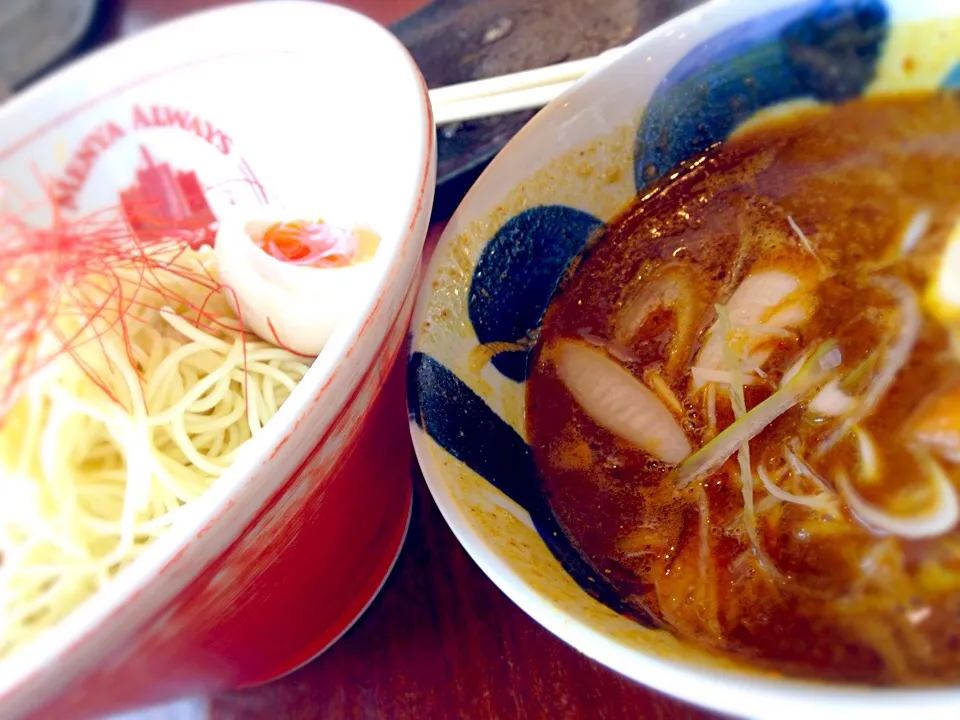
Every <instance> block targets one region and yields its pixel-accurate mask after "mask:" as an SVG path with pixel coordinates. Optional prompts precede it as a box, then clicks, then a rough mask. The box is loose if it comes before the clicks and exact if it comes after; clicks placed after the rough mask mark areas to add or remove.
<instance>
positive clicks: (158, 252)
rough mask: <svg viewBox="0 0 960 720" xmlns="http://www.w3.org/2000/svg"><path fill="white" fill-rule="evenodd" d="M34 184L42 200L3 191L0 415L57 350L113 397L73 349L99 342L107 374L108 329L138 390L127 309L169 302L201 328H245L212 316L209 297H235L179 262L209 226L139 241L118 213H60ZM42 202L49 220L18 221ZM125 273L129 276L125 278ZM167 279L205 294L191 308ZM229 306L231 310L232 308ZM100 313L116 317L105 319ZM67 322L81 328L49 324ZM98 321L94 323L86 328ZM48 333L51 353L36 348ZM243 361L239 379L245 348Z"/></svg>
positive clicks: (141, 214) (142, 214)
mask: <svg viewBox="0 0 960 720" xmlns="http://www.w3.org/2000/svg"><path fill="white" fill-rule="evenodd" d="M41 185H42V187H43V188H44V202H43V203H42V204H41V203H31V202H29V201H26V200H24V199H23V196H22V194H21V193H19V192H18V191H17V190H16V189H15V188H8V187H4V188H2V190H3V191H10V192H6V193H5V194H6V195H7V196H8V197H9V196H10V195H11V193H12V194H14V195H17V196H18V197H19V198H20V200H21V203H20V205H21V207H20V208H19V209H18V210H13V209H10V208H8V207H0V347H2V348H4V349H5V350H6V352H8V353H9V357H10V358H11V365H10V368H9V369H7V372H6V373H5V374H4V375H5V376H4V377H2V378H0V412H2V411H3V410H5V409H6V408H7V407H8V406H9V404H10V403H11V402H12V401H13V400H14V399H15V397H16V393H17V390H18V388H20V387H21V386H22V385H23V383H24V382H26V381H27V380H28V379H29V378H30V377H32V376H33V375H35V374H36V373H37V372H38V371H40V370H41V369H43V368H44V367H45V366H47V365H48V364H49V363H50V362H51V361H53V360H54V359H56V358H57V357H59V356H61V355H62V354H64V353H69V354H70V355H72V356H73V358H74V359H75V361H76V362H77V364H78V365H79V367H80V368H81V369H82V370H83V372H84V373H85V374H86V375H88V376H89V377H90V379H91V380H92V381H93V382H94V383H95V384H96V385H97V386H98V387H99V388H100V389H101V390H102V391H103V392H104V393H106V394H107V395H108V396H109V397H111V398H112V399H113V400H115V401H118V399H117V398H116V397H114V396H113V394H112V393H111V391H110V389H109V387H108V386H107V383H106V381H105V380H104V379H103V378H101V377H100V376H99V375H98V374H97V372H96V371H95V370H94V369H93V368H92V367H90V365H89V364H88V363H87V362H86V361H85V360H84V359H83V357H82V355H81V354H80V353H79V349H80V348H81V347H83V346H85V345H87V344H89V343H92V342H97V343H99V344H100V346H101V348H102V350H103V353H104V358H105V359H107V367H110V368H112V367H113V364H112V363H111V362H110V361H109V358H108V357H107V355H106V349H105V346H104V336H105V335H106V334H107V333H111V332H116V333H117V334H119V336H120V338H121V339H122V342H123V345H124V349H125V352H126V355H127V358H128V360H129V362H130V364H131V367H133V368H134V369H135V371H136V372H137V374H138V376H139V377H140V380H141V391H142V390H143V376H142V372H141V370H140V368H139V366H138V363H137V360H136V356H135V353H134V348H133V342H132V340H131V335H132V332H131V330H132V326H131V324H130V323H132V322H140V321H141V320H140V319H139V318H137V317H136V316H134V315H132V314H131V310H133V309H134V308H147V307H149V308H151V309H155V310H159V309H161V308H162V307H165V306H169V307H171V308H173V309H175V310H177V311H178V312H181V314H185V315H186V319H187V320H188V321H189V322H191V323H192V324H194V325H195V326H196V327H198V328H200V329H201V330H204V331H206V332H216V331H217V330H231V331H235V332H240V333H243V332H244V331H243V326H242V322H240V318H237V319H236V320H234V318H232V317H230V318H223V317H219V316H218V315H217V314H216V313H214V312H212V311H210V310H209V309H208V305H209V302H210V299H211V298H212V297H213V295H214V294H215V293H219V292H224V291H225V292H228V293H230V294H231V295H233V297H234V299H235V297H236V296H235V293H233V291H232V290H231V289H229V288H225V286H223V285H222V284H221V283H219V282H218V281H217V280H216V278H215V277H213V275H212V274H211V273H210V272H208V271H207V270H206V269H205V268H204V269H197V270H194V269H192V268H187V267H185V266H184V265H183V263H182V262H180V261H181V260H182V258H183V256H184V254H185V253H187V252H189V251H190V250H191V249H195V247H194V246H195V245H199V244H203V243H205V242H206V243H209V242H210V240H211V237H210V235H211V233H210V232H209V230H208V229H207V228H204V229H201V231H197V232H184V231H174V232H172V233H163V232H156V233H154V232H151V233H145V234H144V235H143V236H142V237H141V236H138V235H137V234H136V233H135V232H133V230H132V228H131V227H130V226H129V224H128V223H127V222H126V220H125V216H124V214H123V213H122V212H121V211H120V210H119V208H116V207H108V208H102V209H99V210H97V211H94V212H90V213H86V214H82V215H78V216H76V217H66V216H65V215H64V214H63V212H62V211H61V209H60V208H59V207H58V206H57V203H56V202H55V201H54V196H53V193H52V192H51V190H50V188H49V187H48V186H47V185H46V183H41ZM44 206H45V207H46V208H47V209H48V211H49V215H50V220H49V222H48V224H46V225H45V226H35V225H32V224H30V223H28V222H26V221H25V220H24V218H25V217H26V216H27V215H28V214H29V213H31V212H33V211H35V210H37V209H39V208H42V207H44ZM149 210H150V208H148V207H144V208H138V209H137V217H138V218H142V219H146V220H150V215H149ZM155 227H157V228H161V227H162V224H161V223H160V222H159V221H158V222H157V224H156V225H155ZM121 275H122V276H124V278H126V279H124V278H121ZM130 277H132V278H134V280H133V281H132V282H131V280H130V279H129V278H130ZM172 280H180V281H187V282H189V283H192V284H195V285H198V286H200V287H202V288H204V289H206V291H207V292H206V294H205V296H204V298H203V300H202V301H201V302H200V303H199V304H197V303H194V302H193V301H191V299H190V298H189V297H188V296H186V295H184V294H183V293H181V292H179V291H178V290H177V289H176V288H175V287H173V283H172V282H171V281H172ZM144 290H149V291H152V292H153V293H156V294H157V295H158V296H159V297H160V298H161V299H162V300H161V301H159V303H158V304H157V305H156V306H154V305H150V304H149V302H147V301H145V300H144V299H142V298H143V295H142V293H143V291H144ZM234 306H235V307H238V308H239V305H238V304H237V303H234ZM108 310H109V311H111V312H115V314H116V316H115V317H113V318H111V319H110V320H109V321H108V322H104V313H105V311H108ZM70 316H73V317H76V318H77V319H78V321H79V327H80V329H79V330H78V331H76V332H75V333H73V334H72V335H69V336H63V335H62V334H61V333H59V332H58V331H57V330H56V320H57V318H58V317H70ZM97 318H99V319H100V320H101V321H100V322H99V323H95V322H94V320H96V319H97ZM50 333H53V334H54V336H55V337H56V338H57V340H58V342H57V346H56V347H54V348H53V350H52V351H50V350H41V348H40V340H41V338H43V337H44V336H46V335H49V334H50ZM243 362H244V371H245V372H244V375H246V348H244V360H243ZM244 395H246V383H244ZM145 400H146V398H144V401H145Z"/></svg>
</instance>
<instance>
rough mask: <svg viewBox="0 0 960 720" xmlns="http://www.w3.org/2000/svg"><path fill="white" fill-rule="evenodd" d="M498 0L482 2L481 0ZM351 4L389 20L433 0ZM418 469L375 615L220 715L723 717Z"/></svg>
mask: <svg viewBox="0 0 960 720" xmlns="http://www.w3.org/2000/svg"><path fill="white" fill-rule="evenodd" d="M0 1H2V0H0ZM486 1H487V0H475V2H476V4H477V5H481V4H483V3H485V2H486ZM618 1H619V0H618ZM229 2H230V0H115V2H114V8H113V11H112V12H113V15H112V16H111V18H110V19H109V22H108V24H107V28H106V30H105V31H104V36H105V37H115V36H118V35H120V36H123V35H129V34H132V33H134V32H136V31H138V30H142V29H144V28H146V27H149V26H151V25H154V24H156V23H158V22H162V21H163V20H167V19H170V18H173V17H176V16H179V15H182V14H184V13H187V12H190V11H192V10H197V9H200V8H207V7H215V6H219V5H226V4H228V3H229ZM605 2H607V0H597V4H604V3H605ZM341 4H344V5H348V6H350V7H353V8H355V9H357V10H360V11H361V12H364V13H366V14H367V15H370V16H371V17H373V18H374V19H376V20H378V21H379V22H381V23H384V24H389V23H392V22H394V21H395V20H397V19H399V18H400V17H402V16H404V15H406V14H407V13H409V12H411V11H413V10H415V9H417V8H418V7H419V6H421V5H422V4H423V2H422V0H343V1H342V2H341ZM542 4H543V3H541V2H533V3H532V5H534V6H537V7H539V6H540V5H542ZM610 4H611V5H614V4H616V3H614V2H612V0H610ZM621 4H622V3H621ZM628 4H630V5H635V4H636V3H628ZM692 4H694V3H693V2H691V1H690V0H647V1H646V3H644V2H640V6H641V10H640V11H639V12H640V13H641V14H642V16H643V17H644V18H646V19H647V20H649V19H651V18H662V17H665V16H667V15H670V14H673V13H674V12H676V11H677V10H679V9H681V8H683V7H687V6H690V5H692ZM644 5H647V6H649V7H643V6H644ZM637 22H638V20H637V18H635V17H630V18H627V19H626V20H625V24H626V25H629V26H630V28H629V30H625V31H624V32H625V33H626V35H625V37H627V36H629V33H632V32H633V31H634V29H635V28H636V26H637V25H636V23H637ZM441 229H442V228H441V227H440V225H439V223H436V224H434V226H433V227H432V228H431V233H430V237H429V238H428V251H429V249H432V244H433V243H434V242H435V240H436V238H437V237H438V235H439V232H440V230H441ZM411 475H412V478H413V484H414V490H415V505H414V513H413V519H412V523H411V527H410V533H409V536H408V538H407V541H406V545H405V546H404V549H403V552H402V553H401V556H400V558H399V560H398V563H397V566H396V568H395V569H394V571H393V573H392V575H391V576H390V578H389V579H388V581H387V583H386V586H385V587H384V589H383V591H382V592H381V594H380V595H379V597H378V598H377V599H376V600H375V601H374V603H373V604H372V605H371V607H370V608H369V609H368V611H367V613H366V614H365V615H364V616H363V617H362V618H361V619H360V621H359V622H358V623H357V624H356V625H355V626H354V627H353V629H351V630H350V632H349V633H347V635H345V636H344V637H343V638H342V639H341V640H340V641H339V642H338V643H337V644H336V645H335V646H334V647H333V648H331V649H330V650H329V651H328V652H327V653H326V654H325V655H323V656H322V657H321V658H319V659H318V660H316V661H315V662H314V663H312V664H311V665H309V666H307V667H305V668H303V669H301V670H299V671H298V672H296V673H294V674H293V675H291V676H289V677H287V678H285V679H283V680H280V681H277V682H274V683H272V684H270V685H266V686H263V687H259V688H255V689H251V690H246V691H243V692H236V693H231V694H228V695H224V696H221V697H219V698H216V699H215V700H214V701H213V703H212V708H211V709H212V716H213V717H214V718H217V720H220V719H228V718H229V719H233V718H236V719H238V720H239V719H247V718H249V719H251V720H259V719H260V718H264V719H266V718H269V719H270V720H274V719H276V720H281V719H283V718H333V719H339V718H389V719H391V720H393V719H397V720H407V719H409V720H422V719H429V718H505V719H507V718H510V719H514V718H515V719H517V720H524V719H526V718H550V719H551V720H552V719H554V718H591V719H593V718H600V719H602V718H611V719H619V718H631V719H636V720H648V719H650V720H653V719H657V720H679V719H680V718H684V719H691V720H692V719H694V718H697V719H700V718H710V717H712V716H708V715H705V714H703V713H700V712H699V711H697V710H694V709H692V708H689V707H687V706H685V705H683V704H680V703H678V702H676V701H674V700H672V699H669V698H666V697H664V696H661V695H658V694H657V693H654V692H652V691H650V690H647V689H646V688H644V687H642V686H640V685H637V684H634V683H632V682H631V681H628V680H626V679H624V678H622V677H621V676H619V675H617V674H616V673H613V672H611V671H610V670H607V669H606V668H604V667H602V666H600V665H598V664H596V663H594V662H592V661H591V660H589V659H587V658H585V657H584V656H582V655H580V654H579V653H578V652H576V651H575V650H573V649H571V648H570V647H568V646H567V645H565V644H564V643H562V642H561V641H559V640H557V639H556V638H555V637H553V636H552V635H550V634H549V633H548V632H547V631H546V630H544V629H542V628H541V627H540V626H539V625H537V624H536V623H535V622H534V621H533V620H531V619H530V618H529V617H527V616H526V615H525V614H524V613H523V612H522V611H520V610H519V609H518V608H517V607H516V606H515V605H513V604H512V603H511V602H510V601H509V600H508V599H507V598H506V596H504V595H503V594H502V593H501V592H500V591H499V590H498V589H497V588H496V586H495V585H494V584H493V583H492V582H491V581H490V580H488V579H487V577H486V576H485V575H484V574H483V573H482V572H481V571H480V570H479V568H477V566H476V565H475V564H474V563H473V561H472V560H471V559H470V557H469V556H468V555H467V554H466V552H465V551H464V550H463V549H462V548H461V547H460V545H459V544H458V542H457V540H456V539H455V538H454V536H453V534H452V533H451V531H450V530H449V528H448V527H447V525H446V524H445V522H444V520H443V518H442V517H441V516H440V513H439V511H438V510H437V508H436V506H435V505H434V504H433V500H432V499H431V498H430V494H429V492H428V491H427V488H426V486H425V484H424V481H423V478H422V476H421V474H420V471H419V468H417V467H416V466H414V467H412V468H411Z"/></svg>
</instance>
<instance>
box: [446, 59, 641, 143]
mask: <svg viewBox="0 0 960 720" xmlns="http://www.w3.org/2000/svg"><path fill="white" fill-rule="evenodd" d="M623 51H624V48H622V47H616V48H612V49H610V50H607V51H605V52H602V53H600V54H599V55H595V56H594V57H590V58H583V59H581V60H571V61H570V62H565V63H559V64H557V65H548V66H546V67H541V68H536V69H534V70H524V71H522V72H516V73H510V74H509V75H500V76H499V77H493V78H484V79H483V80H472V81H470V82H465V83H460V84H459V85H450V86H448V87H443V88H436V89H434V90H431V91H430V102H431V104H432V105H433V116H434V122H435V123H436V124H437V125H442V124H444V123H451V122H458V121H463V120H473V119H475V118H480V117H489V116H491V115H501V114H503V113H508V112H515V111H517V110H530V109H533V108H539V107H543V106H544V105H546V104H547V103H549V102H550V101H551V100H553V99H554V98H556V97H557V96H558V95H560V94H561V93H563V92H564V91H566V90H568V89H569V88H571V87H572V86H573V85H574V83H575V82H576V81H577V80H579V79H580V78H581V77H583V76H584V75H586V74H587V73H588V72H590V71H591V70H594V69H597V68H600V67H603V66H605V65H607V64H609V63H610V62H612V61H613V60H615V59H616V58H618V57H619V56H620V55H621V54H622V53H623Z"/></svg>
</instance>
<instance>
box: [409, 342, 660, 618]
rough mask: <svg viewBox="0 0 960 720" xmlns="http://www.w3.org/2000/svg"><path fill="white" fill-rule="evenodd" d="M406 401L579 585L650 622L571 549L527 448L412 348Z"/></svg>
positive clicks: (414, 415)
mask: <svg viewBox="0 0 960 720" xmlns="http://www.w3.org/2000/svg"><path fill="white" fill-rule="evenodd" d="M407 401H408V403H409V406H408V410H409V412H410V419H411V420H412V421H413V422H415V423H416V424H417V425H419V426H420V427H421V428H423V429H424V430H425V431H426V433H427V434H428V435H429V436H430V437H431V438H433V440H434V442H436V443H437V444H438V445H439V446H440V447H442V448H443V449H444V450H446V451H447V452H448V453H450V455H452V456H453V457H455V458H456V459H457V460H459V461H460V462H462V463H464V464H465V465H466V466H467V467H469V468H470V469H471V470H473V471H474V472H475V473H477V475H479V476H480V477H482V478H484V479H485V480H487V481H488V482H489V483H490V484H491V485H493V486H494V487H496V488H497V489H499V490H500V491H501V492H502V493H503V494H504V495H506V496H507V497H509V498H510V499H511V500H513V501H514V502H515V503H517V504H518V505H520V506H521V507H522V508H523V509H524V510H526V511H527V513H528V514H529V515H530V519H531V520H532V521H533V524H534V527H536V529H537V533H538V534H539V535H540V537H541V538H543V541H544V542H545V543H546V545H547V547H548V548H549V549H550V551H551V552H552V553H553V556H554V557H556V558H557V560H559V562H560V564H561V565H562V566H563V569H564V570H566V571H567V573H569V575H570V576H571V577H572V578H573V579H574V580H576V582H577V583H578V584H579V585H580V587H582V588H583V589H584V590H586V591H587V592H588V593H590V594H591V595H592V596H593V597H595V598H596V599H597V600H599V601H600V602H602V603H604V604H605V605H607V606H608V607H610V608H612V609H613V610H615V611H617V612H619V613H621V614H625V615H629V616H630V617H632V618H633V619H634V620H636V621H637V622H640V623H644V624H648V625H651V626H652V624H653V621H652V619H651V618H650V617H649V616H648V615H646V614H644V613H640V612H639V611H637V610H635V609H633V608H630V607H628V606H626V605H624V604H623V603H622V602H621V601H620V599H619V598H618V597H617V594H616V593H615V592H614V590H613V587H612V586H611V585H610V583H609V582H608V581H607V580H606V579H605V578H604V577H603V576H602V575H601V574H599V573H597V572H596V571H594V570H593V569H592V568H591V567H590V566H589V565H588V564H587V563H586V562H585V561H584V560H583V558H582V557H581V556H580V554H579V553H578V552H577V551H576V550H575V549H574V548H573V546H572V545H571V543H570V541H569V540H568V539H567V536H566V534H565V533H564V532H563V529H562V528H561V527H560V525H559V523H558V522H557V519H556V517H555V516H554V514H553V511H552V510H551V509H550V506H549V505H548V504H547V500H546V498H545V497H544V496H543V493H542V491H541V489H540V481H539V478H538V475H537V470H536V467H535V466H534V464H533V457H532V454H531V452H530V447H529V446H528V445H527V444H526V443H525V442H524V441H523V438H521V437H520V436H519V435H518V434H517V433H516V431H515V430H514V429H513V428H511V427H510V426H509V425H507V423H505V422H504V421H503V420H502V419H501V418H500V417H498V416H497V414H496V413H495V412H494V411H493V410H491V409H490V407H489V406H488V405H487V404H486V403H485V402H484V401H483V398H481V397H480V396H479V395H477V394H476V393H475V392H473V390H471V389H470V388H469V387H467V385H466V384H465V383H464V382H463V381H462V380H460V378H458V377H457V376H456V375H454V374H453V373H452V372H450V370H449V369H447V368H445V367H444V366H443V365H441V364H440V363H439V362H437V361H436V360H435V359H434V358H432V357H430V356H429V355H425V354H424V353H419V352H415V353H413V355H411V357H410V361H409V364H408V365H407Z"/></svg>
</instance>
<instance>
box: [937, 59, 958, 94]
mask: <svg viewBox="0 0 960 720" xmlns="http://www.w3.org/2000/svg"><path fill="white" fill-rule="evenodd" d="M940 86H941V87H942V88H944V89H945V90H960V62H958V63H957V64H956V65H954V66H953V69H952V70H951V71H950V72H949V73H947V76H946V77H945V78H944V79H943V82H942V83H941V85H940Z"/></svg>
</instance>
